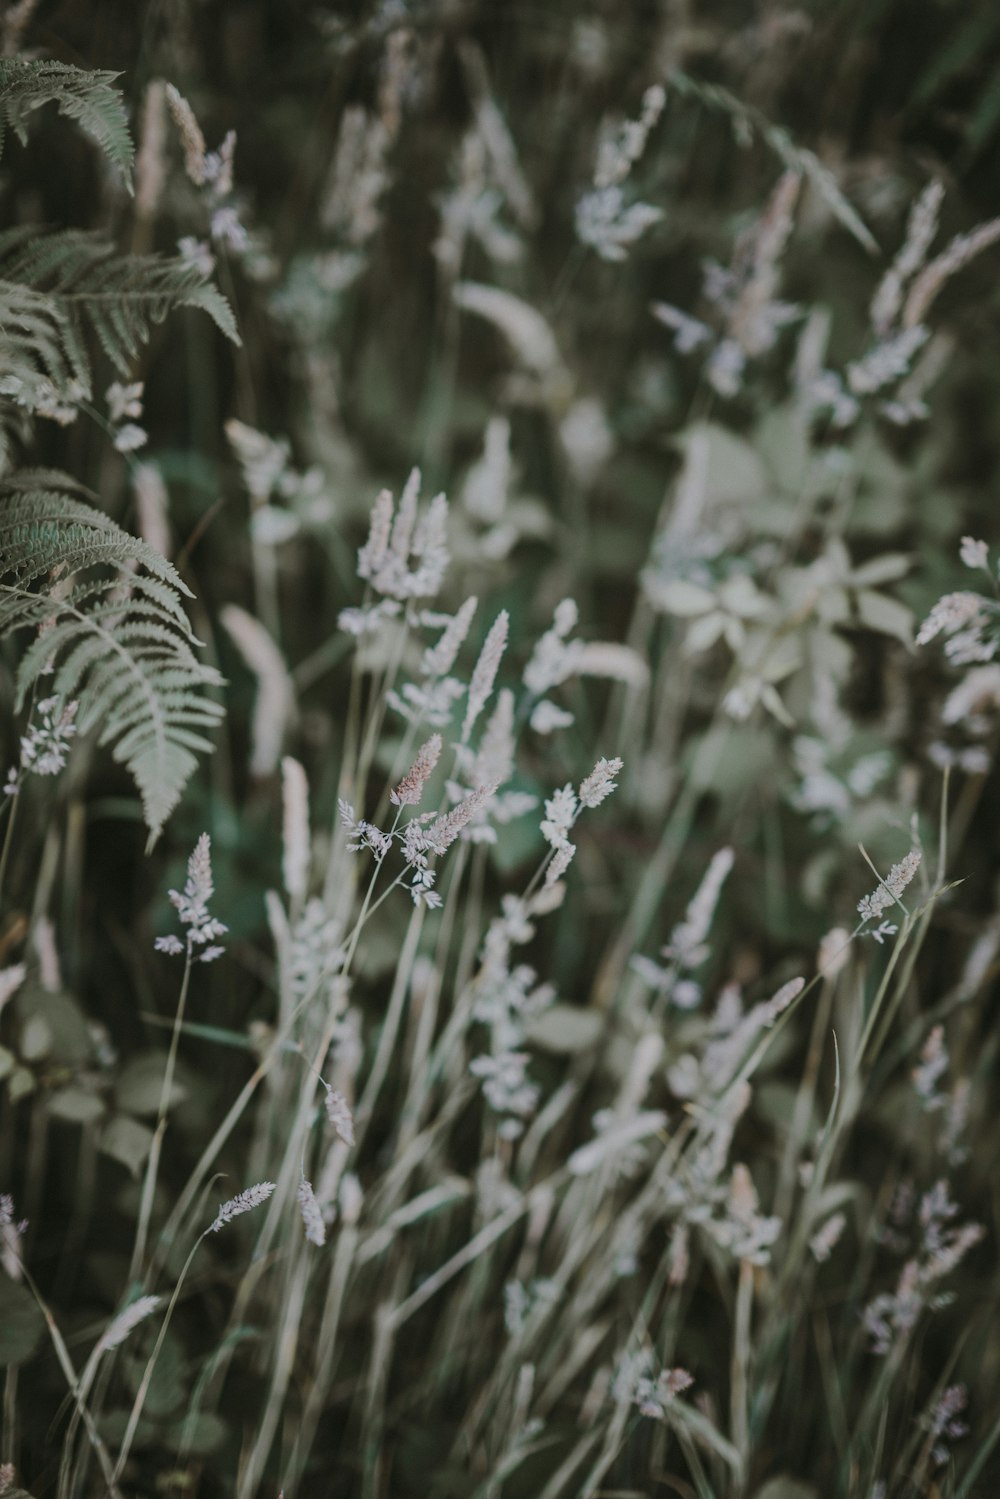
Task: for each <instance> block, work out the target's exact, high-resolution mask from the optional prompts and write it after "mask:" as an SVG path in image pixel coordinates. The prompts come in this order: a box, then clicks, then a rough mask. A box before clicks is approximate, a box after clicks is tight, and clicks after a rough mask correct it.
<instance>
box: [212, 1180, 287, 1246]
mask: <svg viewBox="0 0 1000 1499" xmlns="http://www.w3.org/2000/svg"><path fill="white" fill-rule="evenodd" d="M276 1185H277V1183H276V1182H257V1183H256V1185H255V1186H252V1187H245V1188H244V1190H243V1191H242V1192H237V1194H236V1196H235V1197H230V1199H229V1201H228V1202H223V1203H220V1204H219V1211H218V1213H217V1214H216V1215H215V1221H214V1222H213V1223H212V1224H211V1225H210V1227H209V1228H208V1230H207V1232H208V1233H210V1234H217V1233H218V1232H219V1229H220V1228H224V1227H225V1226H226V1224H227V1223H231V1222H232V1221H233V1219H234V1218H239V1217H240V1215H241V1214H242V1213H249V1212H252V1211H253V1209H254V1208H258V1207H260V1205H261V1203H262V1202H266V1201H267V1199H268V1198H269V1197H270V1195H271V1193H272V1192H273V1191H274V1189H275V1186H276Z"/></svg>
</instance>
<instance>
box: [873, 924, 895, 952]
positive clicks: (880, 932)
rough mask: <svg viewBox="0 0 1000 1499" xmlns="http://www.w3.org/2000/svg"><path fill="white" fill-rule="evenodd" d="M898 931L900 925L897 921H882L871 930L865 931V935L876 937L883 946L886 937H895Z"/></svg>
mask: <svg viewBox="0 0 1000 1499" xmlns="http://www.w3.org/2000/svg"><path fill="white" fill-rule="evenodd" d="M898 931H899V927H898V926H897V925H896V923H895V922H893V921H880V922H879V924H878V926H877V927H873V928H872V930H871V931H870V932H865V936H866V937H872V938H874V940H875V941H876V942H877V943H878V945H879V947H881V946H882V945H883V943H884V942H885V939H886V937H894V936H895V935H896V933H897V932H898Z"/></svg>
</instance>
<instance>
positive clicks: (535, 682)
mask: <svg viewBox="0 0 1000 1499" xmlns="http://www.w3.org/2000/svg"><path fill="white" fill-rule="evenodd" d="M577 618H578V610H577V607H576V604H575V602H574V601H573V600H572V599H563V600H562V602H561V603H559V604H557V605H556V610H555V614H554V616H553V620H552V625H551V627H550V628H549V629H548V630H546V632H545V634H544V635H543V636H542V637H541V639H540V640H539V641H538V643H537V645H536V646H535V649H534V651H533V653H532V656H531V659H530V661H529V662H528V664H527V666H526V667H525V669H524V685H525V686H526V687H527V688H528V690H529V692H532V693H534V695H535V696H536V697H541V696H542V695H543V694H544V693H546V692H548V691H549V689H550V688H552V687H558V686H559V684H560V683H561V682H565V681H566V679H567V677H570V676H572V675H573V673H574V671H576V669H577V662H578V660H579V655H580V649H581V647H580V643H579V642H578V641H567V639H566V637H567V635H569V634H570V632H571V631H572V630H573V629H575V627H576V622H577Z"/></svg>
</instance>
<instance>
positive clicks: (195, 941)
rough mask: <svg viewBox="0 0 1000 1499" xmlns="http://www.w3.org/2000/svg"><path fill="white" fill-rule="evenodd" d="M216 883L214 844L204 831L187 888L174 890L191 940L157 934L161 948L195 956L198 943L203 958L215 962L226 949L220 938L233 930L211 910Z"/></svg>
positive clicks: (173, 896)
mask: <svg viewBox="0 0 1000 1499" xmlns="http://www.w3.org/2000/svg"><path fill="white" fill-rule="evenodd" d="M214 891H215V886H214V885H213V883H212V845H211V840H210V838H209V836H208V834H207V833H202V835H201V837H200V838H199V839H198V842H197V843H196V844H195V846H194V852H193V853H192V854H191V857H190V858H189V859H188V866H187V881H186V883H185V885H184V889H183V890H182V891H181V890H171V891H170V892H169V894H170V903H171V905H172V906H173V907H174V909H175V910H176V912H177V914H178V916H179V917H180V921H181V925H182V926H186V927H187V942H186V944H185V943H183V942H181V940H180V938H179V937H174V936H168V937H157V939H156V941H155V943H154V944H153V945H154V946H155V948H156V951H157V952H165V953H170V954H171V955H173V956H177V955H179V954H180V953H183V952H185V951H186V952H187V955H188V957H189V958H190V957H192V956H193V954H194V949H195V948H196V947H202V948H204V951H203V952H202V953H200V954H199V962H202V963H211V962H213V961H214V959H216V958H219V957H221V956H222V953H223V951H224V949H223V948H222V947H220V946H219V945H218V941H217V939H218V938H219V937H224V936H225V934H226V932H227V931H228V930H229V928H228V927H227V926H225V925H224V924H223V923H222V922H221V921H217V920H216V919H215V917H214V916H212V915H211V914H210V913H209V910H208V902H209V901H210V900H211V898H212V895H213V894H214Z"/></svg>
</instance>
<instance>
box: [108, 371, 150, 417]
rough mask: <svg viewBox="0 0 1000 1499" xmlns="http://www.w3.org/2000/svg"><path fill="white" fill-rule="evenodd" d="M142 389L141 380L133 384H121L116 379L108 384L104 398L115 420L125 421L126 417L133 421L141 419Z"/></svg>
mask: <svg viewBox="0 0 1000 1499" xmlns="http://www.w3.org/2000/svg"><path fill="white" fill-rule="evenodd" d="M142 390H143V383H142V381H141V380H137V381H135V383H134V384H132V385H120V384H119V383H118V381H117V380H116V381H115V382H114V384H112V385H109V386H108V388H107V390H106V391H105V393H104V399H105V400H106V401H107V403H108V413H109V415H110V417H111V420H112V421H113V422H123V421H124V420H125V418H126V417H128V418H129V419H130V420H132V421H138V420H139V418H140V417H141V416H142Z"/></svg>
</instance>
